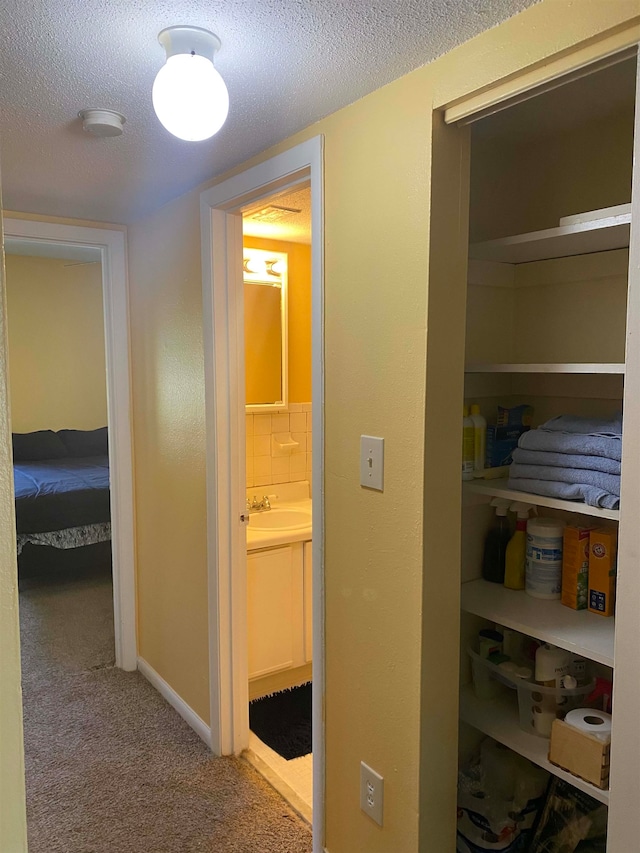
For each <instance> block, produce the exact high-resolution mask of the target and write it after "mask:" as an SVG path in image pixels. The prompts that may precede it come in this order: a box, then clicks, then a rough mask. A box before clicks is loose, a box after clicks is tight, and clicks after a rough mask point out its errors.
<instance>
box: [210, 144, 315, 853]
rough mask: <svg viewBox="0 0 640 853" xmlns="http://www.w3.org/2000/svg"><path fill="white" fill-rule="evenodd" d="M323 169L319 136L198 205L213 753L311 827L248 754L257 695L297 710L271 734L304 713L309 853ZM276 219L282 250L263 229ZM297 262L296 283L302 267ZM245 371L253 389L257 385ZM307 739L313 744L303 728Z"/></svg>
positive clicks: (275, 776) (276, 780) (299, 804)
mask: <svg viewBox="0 0 640 853" xmlns="http://www.w3.org/2000/svg"><path fill="white" fill-rule="evenodd" d="M321 170H322V139H321V138H320V137H317V138H315V139H311V140H309V141H307V142H305V143H302V144H301V145H298V146H296V147H295V148H293V149H290V150H289V151H286V152H284V153H282V154H280V155H277V156H276V157H273V158H271V159H270V160H268V161H266V162H264V163H261V164H259V165H257V166H255V167H253V168H251V169H248V170H247V171H245V172H243V173H241V174H239V175H235V176H234V177H232V178H230V179H229V180H227V181H225V182H223V183H221V184H218V185H217V186H215V187H213V188H211V189H210V190H208V191H206V192H205V193H203V194H202V196H201V212H202V246H203V259H202V260H203V287H204V309H205V310H204V316H205V329H204V343H205V377H206V386H205V387H206V410H207V437H208V446H207V508H208V509H207V511H208V560H209V603H210V608H209V612H210V622H209V624H210V684H211V700H212V701H211V746H212V749H213V751H214V752H216V753H218V754H240V753H243V752H244V753H245V755H246V756H247V757H248V758H249V759H250V760H253V761H254V763H255V764H256V765H258V766H259V768H260V769H261V770H262V771H263V772H264V774H265V775H266V776H267V777H268V778H269V779H270V781H271V782H272V783H273V784H274V786H276V787H279V788H280V789H281V791H282V792H283V793H284V794H285V795H292V796H291V799H292V802H293V804H294V806H295V807H296V808H297V809H298V811H300V813H301V814H303V815H305V816H307V817H308V818H309V817H311V809H310V808H309V805H310V804H311V800H310V797H309V793H310V792H309V791H308V788H307V798H308V800H309V803H308V805H307V806H305V803H304V797H303V796H300V795H299V794H296V792H295V788H294V786H292V785H291V782H292V781H294V779H293V778H290V779H289V781H285V783H284V784H285V785H287V786H288V789H289V790H287V789H286V788H284V787H283V786H282V785H281V782H282V775H281V774H280V773H278V771H277V769H276V770H274V768H273V767H271V768H269V767H268V764H267V762H266V760H265V755H262V756H260V755H258V754H257V753H258V750H256V749H255V748H252V746H253V747H255V746H257V744H256V740H255V739H253V736H252V735H251V731H250V723H249V719H250V701H251V700H260V701H261V700H262V699H264V697H265V694H266V695H268V696H271V694H276V698H280V699H282V698H285V699H293V700H294V701H293V704H294V705H295V706H296V708H294V709H293V710H292V709H291V708H289V709H288V710H287V711H286V713H285V712H283V711H282V710H281V709H280V710H276V711H275V712H272V713H264V714H262V713H260V714H259V716H261V717H263V718H264V717H267V718H269V717H271V727H272V728H273V721H274V719H275V720H278V719H281V718H283V717H284V716H289V717H291V718H292V716H293V715H294V714H296V715H298V716H302V717H303V718H304V716H305V709H306V710H308V708H309V705H310V707H311V720H312V725H311V729H312V734H311V738H312V753H313V771H312V782H313V785H312V787H313V810H312V811H313V828H314V833H313V840H314V851H320V850H321V849H322V843H323V839H322V829H321V828H322V826H323V794H324V784H323V779H324V773H323V770H324V753H323V724H322V702H323V690H324V683H323V600H322V567H323V559H322V556H323V539H322V536H323V488H322V482H323V476H322V472H323V418H322V407H323V295H322V247H323V239H322V179H321ZM298 211H299V212H298ZM296 217H297V218H303V219H304V218H306V220H307V226H306V227H307V232H308V233H307V237H306V240H307V242H305V240H304V239H302V238H300V236H298V237H297V238H296V237H295V236H294V237H293V239H292V235H293V231H291V230H290V231H289V232H288V234H287V233H285V232H284V230H282V226H283V224H284V222H285V221H286V220H287V219H289V225H290V226H292V225H293V220H294V219H296ZM243 220H244V224H243ZM274 220H279V221H280V224H281V230H280V231H279V232H278V233H277V238H276V234H275V233H274V231H273V230H271V231H268V230H267V229H266V227H265V226H266V224H267V223H268V222H269V221H271V223H272V224H275V223H274ZM261 229H262V230H261ZM243 232H244V233H243ZM274 239H277V241H278V242H277V243H271V242H265V241H267V240H269V241H270V240H274ZM309 241H310V242H309ZM250 243H253V245H250ZM249 249H253V251H254V254H253V257H251V256H250V255H251V253H249V252H248V250H249ZM246 252H247V253H248V254H245V253H246ZM300 258H306V260H305V261H303V262H300V263H298V261H300ZM305 265H306V269H307V272H306V278H307V284H306V286H303V285H301V283H300V282H301V278H300V274H299V273H298V272H296V269H298V268H300V269H301V268H303V267H304V266H305ZM248 283H250V284H252V285H255V286H254V287H251V288H250V292H248V291H247V287H248ZM294 291H295V292H294ZM283 294H284V295H286V296H287V298H284V299H283ZM298 301H299V302H302V303H303V305H302V306H300V305H298V304H297V302H298ZM299 309H300V311H301V313H300V311H299ZM250 315H253V316H254V318H257V320H258V324H257V326H256V327H254V328H253V329H251V328H249V327H248V326H245V321H247V323H249V321H250ZM301 316H306V321H305V322H306V327H305V323H304V322H301V321H300V319H299V318H300V317H301ZM296 317H297V318H298V320H297V321H296V319H295V318H296ZM303 338H304V340H303ZM305 353H306V355H305ZM245 362H246V366H247V368H248V369H249V368H251V364H252V363H253V367H254V368H256V370H257V373H258V374H259V375H261V376H262V379H261V380H260V382H259V383H258V386H256V385H255V383H253V380H250V379H249V370H247V373H246V374H245ZM305 364H306V369H303V365H305ZM303 374H304V377H306V378H304V377H303ZM245 376H246V380H245ZM260 384H261V385H262V388H260ZM267 388H268V389H269V393H268V394H267V393H266V391H265V392H264V393H263V391H264V389H267ZM247 394H250V395H251V396H250V397H248V396H247ZM247 407H248V408H247ZM303 422H304V423H303ZM303 426H304V429H303ZM256 438H257V439H258V441H257V442H256ZM303 448H304V449H303ZM248 451H249V452H248ZM248 549H249V551H248ZM312 566H313V570H312V568H311V567H312ZM300 688H301V689H300ZM254 704H255V705H257V704H258V703H257V702H255V703H254V702H253V701H251V709H252V710H251V717H252V718H253V719H252V726H251V727H252V728H254V729H255V728H257V726H258V724H257V723H255V722H254V719H255V716H256V715H255V714H254V713H253V711H254ZM290 704H291V703H290ZM301 709H302V711H301ZM307 717H308V713H307ZM267 722H268V720H267ZM262 723H264V719H263V720H262ZM301 726H302V728H303V729H305V727H306V730H307V731H308V723H305V721H304V719H303V721H302V723H301ZM255 734H256V733H255V732H254V735H255ZM269 737H270V736H269V735H268V734H264V740H263V738H262V737H260V740H261V741H262V743H265V741H266V740H268V739H269ZM293 739H296V738H293ZM303 740H304V738H303ZM270 749H271V750H272V752H273V753H274V754H276V755H278V757H279V759H280V760H281V761H282V762H283V763H284V764H285V766H287V767H288V769H292V765H291V763H290V762H291V761H292V760H293V761H299V759H300V758H304V756H305V754H306V755H307V756H308V757H307V758H306V764H308V765H309V770H311V767H310V765H311V757H310V754H309V753H308V745H304V744H303V745H302V746H300V745H298V746H297V747H296V749H298V750H299V751H300V754H299V755H298V757H297V758H287V757H284V756H282V755H280V754H279V753H278V749H273V745H272V746H271V747H270ZM285 751H286V750H285ZM288 754H289V755H290V754H291V753H288ZM294 775H295V774H294ZM304 775H306V773H305V774H304ZM295 784H298V782H297V781H295ZM296 796H297V801H296V800H295V797H296Z"/></svg>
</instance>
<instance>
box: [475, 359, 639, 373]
mask: <svg viewBox="0 0 640 853" xmlns="http://www.w3.org/2000/svg"><path fill="white" fill-rule="evenodd" d="M464 370H465V373H586V374H589V373H598V374H601V373H604V374H613V375H619V374H624V371H625V365H624V362H622V363H620V362H613V363H607V364H605V363H602V362H583V361H580V362H567V363H564V362H557V363H549V364H545V363H538V364H532V363H529V362H527V363H523V364H506V363H505V364H499V363H495V362H493V363H488V362H487V363H485V364H468V365H467V366H466V367H465V369H464Z"/></svg>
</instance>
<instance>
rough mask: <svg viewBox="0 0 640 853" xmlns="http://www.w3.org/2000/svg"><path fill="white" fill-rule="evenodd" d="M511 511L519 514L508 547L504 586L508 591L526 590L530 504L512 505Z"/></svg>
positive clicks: (517, 503)
mask: <svg viewBox="0 0 640 853" xmlns="http://www.w3.org/2000/svg"><path fill="white" fill-rule="evenodd" d="M509 509H510V510H511V511H512V512H515V513H517V519H516V532H515V533H514V534H513V536H512V537H511V539H510V540H509V543H508V545H507V551H506V555H505V564H504V585H505V586H506V587H507V588H508V589H524V588H525V565H526V559H527V519H528V518H529V510H530V509H531V507H530V506H529V504H524V503H519V502H516V503H512V504H511V506H510V507H509Z"/></svg>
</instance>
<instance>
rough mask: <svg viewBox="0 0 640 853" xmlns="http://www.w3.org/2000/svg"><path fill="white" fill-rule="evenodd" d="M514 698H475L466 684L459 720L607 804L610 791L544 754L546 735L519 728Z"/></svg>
mask: <svg viewBox="0 0 640 853" xmlns="http://www.w3.org/2000/svg"><path fill="white" fill-rule="evenodd" d="M512 692H514V693H515V691H512ZM515 700H516V697H515V695H514V696H509V695H506V696H504V697H500V698H498V699H493V700H491V701H486V700H481V699H478V698H477V696H476V695H475V693H474V691H473V687H471V685H465V686H464V687H462V688H461V689H460V719H461V720H463V721H464V722H465V723H468V724H469V725H470V726H473V727H474V728H475V729H478V730H479V731H481V732H483V733H484V734H486V735H489V737H492V738H493V739H494V740H497V741H498V742H499V743H502V744H504V745H505V746H508V747H509V749H512V750H513V751H514V752H517V753H519V754H520V755H523V756H524V757H525V758H528V759H529V761H533V763H534V764H537V765H538V766H539V767H542V768H544V769H545V770H548V771H549V773H552V774H553V775H554V776H557V777H558V778H559V779H564V780H565V782H568V783H569V784H570V785H573V787H574V788H579V789H580V790H581V791H584V792H585V793H586V794H589V795H590V796H591V797H594V798H595V799H596V800H599V801H600V802H601V803H604V804H605V805H607V806H608V805H609V791H603V790H602V789H600V788H596V787H595V785H591V784H590V783H589V782H585V781H584V780H583V779H580V778H578V776H574V775H573V774H572V773H568V772H567V771H566V770H562V769H561V768H560V767H556V766H555V765H554V764H551V762H550V761H549V759H548V757H547V756H548V753H549V741H548V740H547V738H542V737H538V736H537V735H530V734H527V732H525V731H523V730H522V729H521V728H520V726H519V724H518V707H517V702H516V701H515Z"/></svg>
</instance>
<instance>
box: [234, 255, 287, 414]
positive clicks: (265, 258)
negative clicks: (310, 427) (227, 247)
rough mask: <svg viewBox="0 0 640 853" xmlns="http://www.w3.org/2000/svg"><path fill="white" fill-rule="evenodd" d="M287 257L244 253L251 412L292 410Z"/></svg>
mask: <svg viewBox="0 0 640 853" xmlns="http://www.w3.org/2000/svg"><path fill="white" fill-rule="evenodd" d="M287 322H288V316H287V255H286V254H285V253H282V252H268V251H263V250H259V249H245V250H244V348H245V388H246V410H247V412H271V411H273V410H274V409H280V410H282V409H286V408H287V406H288V402H289V400H288V389H287V385H288V369H287Z"/></svg>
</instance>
